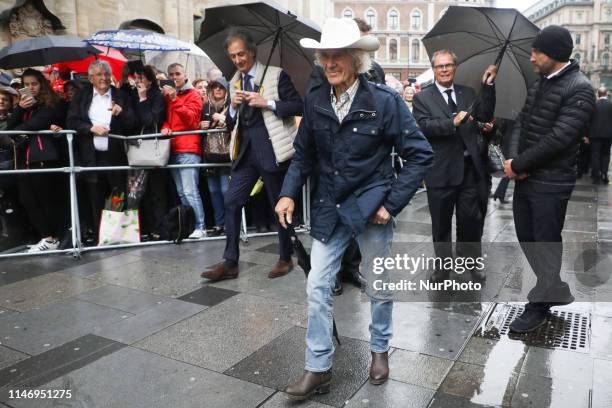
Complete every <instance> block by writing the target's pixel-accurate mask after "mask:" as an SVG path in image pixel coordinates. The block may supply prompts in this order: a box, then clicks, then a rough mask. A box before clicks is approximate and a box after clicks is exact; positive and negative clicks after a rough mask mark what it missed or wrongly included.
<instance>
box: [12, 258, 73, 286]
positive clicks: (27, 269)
mask: <svg viewBox="0 0 612 408" xmlns="http://www.w3.org/2000/svg"><path fill="white" fill-rule="evenodd" d="M74 262H75V261H74V260H73V259H72V257H70V256H66V255H55V256H54V255H52V256H36V257H25V258H17V259H2V260H0V286H3V285H9V284H11V283H15V282H19V281H22V280H26V279H31V278H34V277H36V276H41V275H45V274H47V273H51V272H57V271H59V270H61V269H64V268H67V267H69V266H73V265H74Z"/></svg>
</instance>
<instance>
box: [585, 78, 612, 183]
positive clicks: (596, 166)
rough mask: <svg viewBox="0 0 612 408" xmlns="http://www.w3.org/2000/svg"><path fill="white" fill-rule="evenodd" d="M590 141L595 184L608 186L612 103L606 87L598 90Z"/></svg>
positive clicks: (592, 175)
mask: <svg viewBox="0 0 612 408" xmlns="http://www.w3.org/2000/svg"><path fill="white" fill-rule="evenodd" d="M589 141H590V143H591V178H592V179H593V184H602V183H604V184H608V166H609V165H610V144H611V143H610V142H612V102H610V100H609V99H608V90H607V89H606V88H604V87H601V88H599V89H598V90H597V105H596V106H595V113H594V114H593V119H592V120H591V129H590V130H589Z"/></svg>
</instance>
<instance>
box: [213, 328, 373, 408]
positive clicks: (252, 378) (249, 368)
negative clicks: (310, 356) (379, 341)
mask: <svg viewBox="0 0 612 408" xmlns="http://www.w3.org/2000/svg"><path fill="white" fill-rule="evenodd" d="M305 336H306V330H304V329H303V328H300V327H294V328H292V329H290V330H288V331H287V332H285V333H283V334H282V335H281V336H279V337H277V338H276V339H274V340H273V341H271V342H270V343H268V344H266V345H265V346H263V347H262V348H260V349H259V350H257V351H256V352H255V353H253V354H251V355H250V356H249V357H248V358H246V359H244V360H242V361H240V362H239V363H238V364H236V365H235V366H233V367H231V368H230V369H228V370H227V371H226V372H225V373H226V374H227V375H231V376H233V377H236V378H240V379H242V380H245V381H249V382H254V383H256V384H260V385H264V386H266V387H270V388H275V389H277V390H283V389H284V388H285V387H286V386H287V385H288V384H289V383H291V382H293V381H296V380H297V379H298V378H299V377H300V375H302V372H303V370H304V350H305V347H306V346H305V340H304V339H305ZM340 341H341V342H342V344H341V346H337V345H336V351H335V353H334V362H333V369H332V373H333V376H332V383H331V390H332V391H331V392H330V393H329V394H323V395H316V396H313V397H311V399H312V400H314V401H317V402H321V403H323V404H327V405H332V406H336V407H340V406H342V405H343V404H344V402H345V401H347V400H348V399H349V398H350V397H351V396H352V395H353V394H354V393H355V392H357V390H358V389H359V388H360V387H361V386H362V385H363V383H364V382H365V381H366V380H367V378H368V370H369V367H370V360H371V355H370V346H369V344H368V343H366V342H363V341H359V340H353V339H349V338H344V337H341V338H340Z"/></svg>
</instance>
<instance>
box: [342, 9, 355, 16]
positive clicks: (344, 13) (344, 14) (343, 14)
mask: <svg viewBox="0 0 612 408" xmlns="http://www.w3.org/2000/svg"><path fill="white" fill-rule="evenodd" d="M342 17H345V18H353V10H351V9H350V8H346V9H344V11H343V12H342Z"/></svg>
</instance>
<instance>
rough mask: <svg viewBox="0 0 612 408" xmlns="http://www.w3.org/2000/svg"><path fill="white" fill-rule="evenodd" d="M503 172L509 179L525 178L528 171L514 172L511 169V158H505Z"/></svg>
mask: <svg viewBox="0 0 612 408" xmlns="http://www.w3.org/2000/svg"><path fill="white" fill-rule="evenodd" d="M504 174H505V175H506V177H508V178H509V179H510V180H523V179H524V178H527V176H529V174H528V173H520V174H516V173H515V172H514V170H512V159H509V160H506V161H505V162H504Z"/></svg>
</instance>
